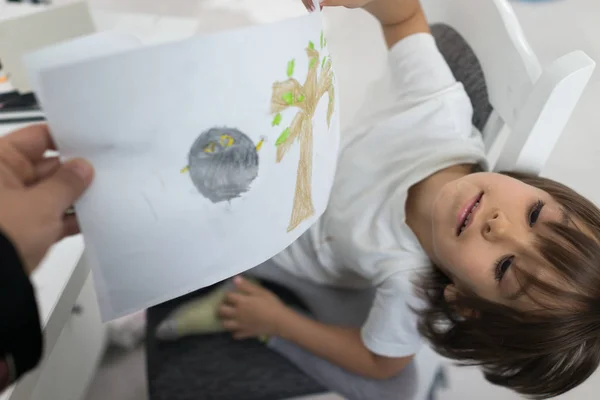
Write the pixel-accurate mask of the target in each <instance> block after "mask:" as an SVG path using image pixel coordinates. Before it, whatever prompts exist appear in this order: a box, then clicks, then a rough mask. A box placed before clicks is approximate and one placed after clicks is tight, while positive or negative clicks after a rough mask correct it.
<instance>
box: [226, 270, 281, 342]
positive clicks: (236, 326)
mask: <svg viewBox="0 0 600 400" xmlns="http://www.w3.org/2000/svg"><path fill="white" fill-rule="evenodd" d="M234 283H235V286H236V289H237V290H236V291H235V292H231V293H229V294H227V296H226V297H225V301H224V302H223V304H222V305H221V306H220V307H219V317H220V318H221V319H222V320H223V327H224V328H225V329H227V330H228V331H230V332H231V333H232V334H233V337H234V339H236V340H241V339H247V338H251V337H259V336H264V335H268V336H270V335H277V330H278V325H279V323H280V322H281V320H282V319H283V317H284V316H285V314H286V313H287V312H289V311H291V310H290V309H289V308H287V307H286V306H285V305H284V304H283V303H282V302H281V301H280V300H279V299H278V298H277V296H275V295H274V294H273V293H271V292H270V291H268V290H266V289H263V288H261V287H260V286H257V285H255V284H253V283H252V282H249V281H247V280H246V279H244V278H242V277H239V276H238V277H236V278H235V279H234Z"/></svg>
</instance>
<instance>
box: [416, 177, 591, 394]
mask: <svg viewBox="0 0 600 400" xmlns="http://www.w3.org/2000/svg"><path fill="white" fill-rule="evenodd" d="M505 174H506V175H509V176H511V177H513V178H516V179H518V180H520V181H522V182H524V183H526V184H529V185H531V186H534V187H536V188H539V189H541V190H544V191H546V192H547V193H548V194H550V195H551V196H552V197H553V198H554V199H555V200H556V201H557V202H558V203H559V204H560V205H561V206H562V208H563V209H564V211H566V213H567V215H569V216H570V217H571V218H576V219H577V220H578V221H579V222H580V224H583V225H584V226H585V227H586V229H587V230H588V231H589V232H591V236H590V235H588V234H585V233H583V232H582V231H581V230H580V229H578V227H574V226H572V225H571V224H569V225H568V226H567V225H564V224H559V223H550V224H548V225H549V227H550V231H551V232H552V233H551V234H550V235H544V236H540V237H539V238H538V243H537V250H538V251H539V253H540V254H541V255H542V257H543V258H544V259H545V261H546V263H547V264H548V265H549V268H551V269H552V270H553V272H554V273H555V274H556V275H558V276H559V277H560V278H561V279H562V281H563V282H564V283H566V284H567V285H566V286H568V287H572V288H574V289H573V290H568V289H564V288H563V289H559V288H558V287H555V286H553V285H551V284H548V283H544V282H540V281H539V280H536V279H535V278H533V277H531V276H526V278H528V284H529V285H528V286H526V290H527V291H528V294H529V293H530V291H531V290H532V289H533V288H536V289H538V290H540V291H542V292H545V293H546V294H547V295H551V296H552V298H554V299H558V300H559V301H558V303H560V304H559V305H557V304H554V305H553V306H550V305H546V307H545V310H544V312H539V311H528V312H526V311H519V310H516V309H513V308H511V307H508V306H504V305H501V304H497V303H493V302H490V301H486V300H485V299H482V298H480V297H478V296H476V295H475V294H473V293H461V294H459V295H458V297H456V299H453V300H452V301H447V300H446V298H445V297H444V289H445V288H446V286H447V285H448V284H450V283H451V280H450V279H449V278H448V277H447V276H446V275H445V274H444V273H443V272H442V271H441V270H440V269H439V268H435V267H434V268H431V270H430V271H428V272H427V274H426V275H424V276H422V277H421V278H420V280H419V281H418V284H417V287H419V288H420V292H421V295H422V296H423V297H424V298H425V300H426V302H427V305H426V306H425V308H424V309H421V310H417V313H418V314H419V316H420V321H419V330H420V332H421V334H422V335H423V336H424V337H425V338H427V339H428V340H429V342H430V343H431V345H432V347H433V348H434V349H435V350H436V351H437V352H439V353H440V354H442V355H443V356H445V357H448V358H451V359H454V360H458V361H459V362H460V364H462V365H477V366H480V367H481V368H482V370H483V373H484V375H485V377H486V379H487V380H488V381H490V382H491V383H494V384H496V385H500V386H504V387H507V388H509V389H513V390H515V391H517V392H519V393H521V394H523V395H525V396H528V397H530V398H534V399H546V398H550V397H554V396H558V395H560V394H562V393H565V392H567V391H569V390H571V389H572V388H574V387H576V386H578V385H579V384H581V383H582V382H584V381H585V380H586V379H587V378H588V377H589V376H590V375H591V374H592V373H593V372H594V371H595V370H596V368H597V367H598V365H599V364H600V244H599V243H600V210H598V208H597V207H596V206H595V205H594V204H593V203H592V202H590V201H589V200H587V199H585V198H584V197H582V196H581V195H579V194H578V193H576V192H575V191H573V190H572V189H570V188H568V187H566V186H564V185H562V184H560V183H557V182H554V181H552V180H549V179H546V178H540V177H536V176H530V175H525V174H517V173H505ZM525 275H526V274H525ZM461 310H463V311H462V312H461ZM464 310H472V312H469V313H465V312H464ZM465 314H467V315H465Z"/></svg>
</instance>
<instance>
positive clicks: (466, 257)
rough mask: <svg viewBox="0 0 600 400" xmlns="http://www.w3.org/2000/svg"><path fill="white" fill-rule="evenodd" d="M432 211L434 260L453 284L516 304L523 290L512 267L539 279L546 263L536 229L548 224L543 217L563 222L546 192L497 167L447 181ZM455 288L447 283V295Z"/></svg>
mask: <svg viewBox="0 0 600 400" xmlns="http://www.w3.org/2000/svg"><path fill="white" fill-rule="evenodd" d="M477 201H478V204H477V205H476V207H475V208H473V207H471V206H472V205H473V204H476V202H477ZM471 210H473V211H471ZM432 212H433V216H432V217H433V218H432V219H433V229H432V232H433V240H432V241H433V251H434V255H435V259H434V262H436V263H437V264H438V265H439V266H440V267H441V268H442V269H444V270H445V271H446V272H447V273H449V274H450V276H451V277H452V280H453V282H454V283H455V285H456V287H458V288H460V287H463V288H465V289H470V290H472V291H474V292H475V293H476V294H478V295H479V296H481V297H483V298H485V299H487V300H491V301H494V302H498V303H502V304H506V305H510V306H515V307H516V306H519V305H523V304H524V302H525V301H527V296H521V295H522V293H521V286H520V285H519V283H518V280H517V276H516V274H515V268H513V267H514V266H515V265H518V266H519V268H521V269H523V270H525V271H527V272H528V273H530V274H532V275H534V276H536V277H538V278H542V279H543V277H544V270H545V268H544V263H543V262H542V260H541V256H540V255H539V254H538V253H537V252H536V251H534V248H535V247H534V241H535V239H536V232H541V231H542V230H543V229H547V228H546V227H544V224H543V222H547V221H556V222H563V223H567V218H566V217H565V215H564V213H563V212H562V210H561V208H560V206H559V204H558V203H557V202H556V201H555V200H554V199H553V198H552V197H551V196H550V195H549V194H548V193H546V192H544V191H542V190H540V189H537V188H535V187H533V186H529V185H527V184H524V183H522V182H521V181H518V180H516V179H513V178H510V177H508V176H505V175H501V174H496V173H478V174H471V175H467V176H465V177H463V178H460V179H457V180H455V181H452V182H450V183H448V184H446V185H445V186H444V187H443V188H442V190H441V193H440V195H439V197H438V198H437V199H436V201H435V203H434V206H433V211H432ZM469 213H470V215H469ZM467 215H469V217H468V220H466V218H465V217H467ZM465 220H466V224H465ZM454 288H455V287H454V286H453V285H450V286H449V288H448V290H447V295H451V293H452V289H454Z"/></svg>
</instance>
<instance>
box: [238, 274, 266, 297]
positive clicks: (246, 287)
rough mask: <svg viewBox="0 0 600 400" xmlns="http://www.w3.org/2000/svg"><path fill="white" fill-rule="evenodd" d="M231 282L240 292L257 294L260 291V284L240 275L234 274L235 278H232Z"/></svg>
mask: <svg viewBox="0 0 600 400" xmlns="http://www.w3.org/2000/svg"><path fill="white" fill-rule="evenodd" d="M233 283H235V287H236V288H237V289H238V290H239V291H240V292H242V293H247V294H258V293H260V292H261V291H262V289H261V287H260V286H258V285H255V284H254V283H252V282H250V281H249V280H247V279H244V278H242V277H241V276H236V277H235V278H233Z"/></svg>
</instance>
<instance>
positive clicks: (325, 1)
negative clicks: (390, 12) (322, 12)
mask: <svg viewBox="0 0 600 400" xmlns="http://www.w3.org/2000/svg"><path fill="white" fill-rule="evenodd" d="M372 1H373V0H321V1H320V2H319V4H320V6H321V8H323V7H336V6H343V7H347V8H359V7H364V6H366V5H367V4H369V3H370V2H372ZM302 3H304V5H305V6H306V8H307V9H308V10H309V11H314V9H315V7H314V2H313V0H302Z"/></svg>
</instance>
